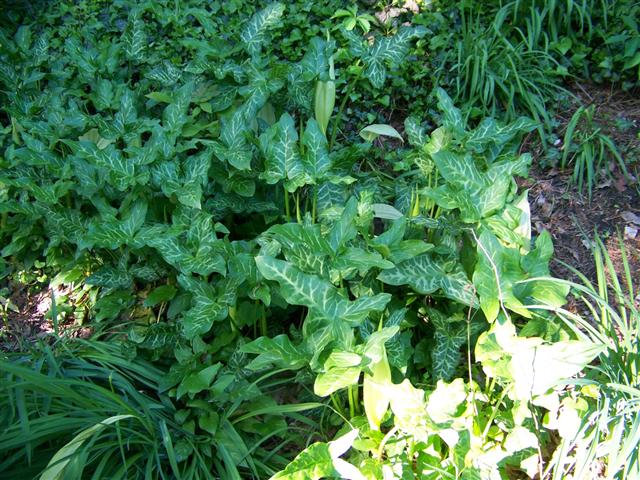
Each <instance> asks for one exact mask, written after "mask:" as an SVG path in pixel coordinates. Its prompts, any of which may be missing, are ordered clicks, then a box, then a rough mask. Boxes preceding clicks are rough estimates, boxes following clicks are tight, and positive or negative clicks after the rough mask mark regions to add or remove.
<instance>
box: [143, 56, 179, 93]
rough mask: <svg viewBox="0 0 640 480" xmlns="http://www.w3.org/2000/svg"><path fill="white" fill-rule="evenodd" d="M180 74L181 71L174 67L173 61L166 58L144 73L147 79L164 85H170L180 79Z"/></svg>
mask: <svg viewBox="0 0 640 480" xmlns="http://www.w3.org/2000/svg"><path fill="white" fill-rule="evenodd" d="M181 76H182V72H181V71H180V70H179V69H178V68H177V67H175V66H174V65H173V63H171V62H169V61H166V60H165V61H164V62H162V63H161V64H160V65H157V66H155V67H153V69H151V71H149V73H147V75H146V77H147V78H148V79H149V80H153V81H155V82H159V83H160V84H161V85H163V86H165V87H170V86H171V85H173V84H175V83H176V82H177V81H178V80H180V77H181Z"/></svg>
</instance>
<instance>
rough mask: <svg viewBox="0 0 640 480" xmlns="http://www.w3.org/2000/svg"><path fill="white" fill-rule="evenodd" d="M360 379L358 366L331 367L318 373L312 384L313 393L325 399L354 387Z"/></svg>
mask: <svg viewBox="0 0 640 480" xmlns="http://www.w3.org/2000/svg"><path fill="white" fill-rule="evenodd" d="M358 378H360V366H353V367H331V368H329V369H328V370H327V371H326V372H323V373H319V374H318V375H317V376H316V380H315V382H314V384H313V392H314V393H315V394H316V395H318V396H319V397H326V396H327V395H331V394H332V393H334V392H337V391H338V390H340V389H342V388H345V387H348V386H351V385H355V384H356V383H358Z"/></svg>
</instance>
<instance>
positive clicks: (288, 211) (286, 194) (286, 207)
mask: <svg viewBox="0 0 640 480" xmlns="http://www.w3.org/2000/svg"><path fill="white" fill-rule="evenodd" d="M282 190H283V192H284V216H285V218H286V220H287V223H288V222H290V221H291V208H290V207H289V192H287V189H286V188H285V187H282Z"/></svg>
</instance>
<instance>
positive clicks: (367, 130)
mask: <svg viewBox="0 0 640 480" xmlns="http://www.w3.org/2000/svg"><path fill="white" fill-rule="evenodd" d="M381 135H382V136H385V137H392V138H397V139H398V140H400V141H401V142H403V143H404V139H403V138H402V135H400V134H399V133H398V131H397V130H396V129H395V128H393V127H392V126H391V125H387V124H379V123H376V124H373V125H369V126H367V127H364V128H363V129H362V130H360V136H361V137H362V138H364V139H365V141H367V142H373V141H374V140H375V139H376V138H378V137H379V136H381Z"/></svg>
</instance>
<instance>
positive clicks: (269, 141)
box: [260, 113, 311, 192]
mask: <svg viewBox="0 0 640 480" xmlns="http://www.w3.org/2000/svg"><path fill="white" fill-rule="evenodd" d="M260 146H261V148H262V152H263V153H264V156H265V171H264V172H263V173H261V174H260V178H262V179H264V180H265V181H266V182H267V183H269V184H274V183H277V182H279V181H280V180H284V181H285V187H286V188H287V190H289V191H290V192H293V191H295V190H296V189H297V188H298V187H301V186H303V185H305V184H307V183H309V182H310V181H311V178H310V176H309V174H308V173H307V172H306V171H305V168H304V165H303V163H302V159H301V158H300V151H299V149H298V133H297V131H296V126H295V122H294V120H293V118H292V117H291V115H289V114H288V113H285V114H283V115H282V116H281V117H280V120H279V121H278V123H276V124H275V125H272V126H271V127H269V129H268V130H267V131H266V132H265V133H263V134H262V135H260Z"/></svg>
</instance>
